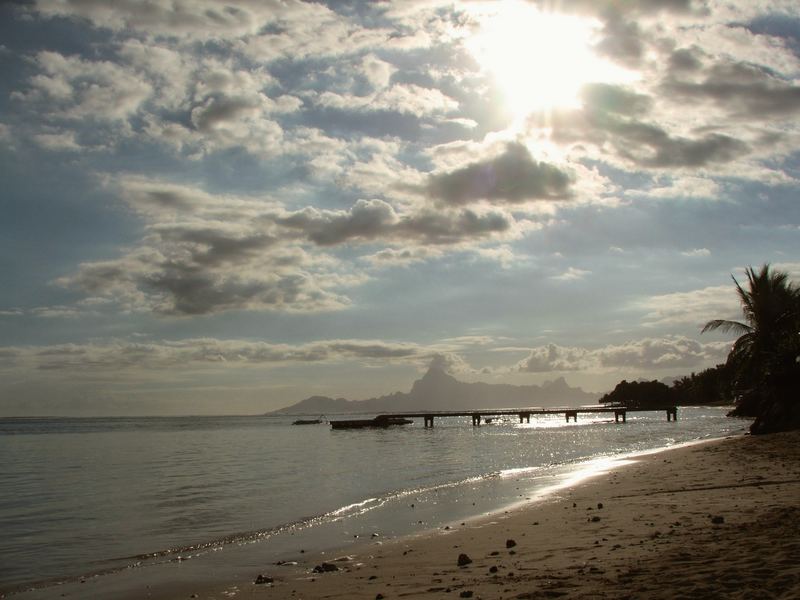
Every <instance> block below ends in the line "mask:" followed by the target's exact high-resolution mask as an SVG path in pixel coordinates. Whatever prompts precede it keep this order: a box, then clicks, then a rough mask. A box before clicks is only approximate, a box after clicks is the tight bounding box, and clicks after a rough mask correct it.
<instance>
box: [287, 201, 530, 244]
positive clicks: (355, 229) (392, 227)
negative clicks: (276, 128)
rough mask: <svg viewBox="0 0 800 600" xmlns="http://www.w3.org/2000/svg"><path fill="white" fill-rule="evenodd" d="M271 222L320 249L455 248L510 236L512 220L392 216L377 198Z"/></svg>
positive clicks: (473, 215)
mask: <svg viewBox="0 0 800 600" xmlns="http://www.w3.org/2000/svg"><path fill="white" fill-rule="evenodd" d="M276 222H277V223H278V224H280V225H282V226H284V227H288V228H292V229H296V230H298V231H300V232H302V233H303V234H304V235H305V236H307V237H308V239H309V240H311V241H313V242H314V243H315V244H317V245H320V246H330V245H335V244H342V243H346V242H356V243H358V242H360V243H363V242H369V241H372V240H377V239H381V240H383V241H385V242H386V241H394V240H407V241H416V242H419V243H423V244H458V243H461V242H467V241H471V240H476V239H482V238H491V237H492V236H495V235H497V234H512V233H513V232H512V230H513V229H514V227H515V221H514V218H513V217H512V216H511V215H509V214H506V213H502V212H498V211H476V210H468V209H464V210H441V211H434V210H430V209H423V210H420V211H418V212H410V213H407V214H398V213H397V212H396V211H395V209H394V207H392V206H391V205H390V204H389V203H387V202H385V201H383V200H358V201H357V202H356V203H355V204H354V205H353V207H352V208H350V209H349V210H320V209H316V208H313V207H308V208H305V209H302V210H300V211H296V212H293V213H288V214H287V215H286V216H285V217H281V218H278V219H277V220H276Z"/></svg>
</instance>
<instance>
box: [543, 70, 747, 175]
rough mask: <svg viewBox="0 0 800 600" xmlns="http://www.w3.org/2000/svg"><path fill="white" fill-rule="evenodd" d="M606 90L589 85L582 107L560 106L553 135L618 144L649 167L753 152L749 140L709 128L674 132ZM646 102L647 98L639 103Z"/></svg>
mask: <svg viewBox="0 0 800 600" xmlns="http://www.w3.org/2000/svg"><path fill="white" fill-rule="evenodd" d="M606 88H607V89H606V90H605V92H604V93H603V94H597V93H593V92H592V88H588V89H587V90H586V91H585V93H584V102H585V106H584V108H583V109H582V110H579V111H560V112H557V113H555V114H554V116H553V137H554V139H556V140H557V141H559V142H561V143H567V144H569V143H577V144H581V143H587V142H589V143H591V144H593V145H594V146H595V147H596V148H598V149H603V152H605V150H604V149H605V148H608V149H613V151H614V154H615V155H616V156H617V157H618V158H621V159H622V160H623V161H624V162H625V163H628V164H633V165H636V166H639V167H647V168H667V169H675V168H696V167H704V166H707V165H712V164H714V163H726V162H731V161H733V160H734V159H737V158H739V157H741V156H743V155H744V154H746V153H747V152H748V151H749V149H750V148H749V146H748V144H746V143H745V142H743V141H741V140H739V139H736V138H733V137H731V136H729V135H727V134H724V133H718V132H707V133H705V132H704V133H702V134H700V135H698V136H696V137H694V138H692V137H686V136H683V135H671V134H670V133H669V132H668V131H667V130H666V129H664V128H662V127H661V126H659V125H657V124H654V123H651V122H646V121H642V120H639V119H637V118H634V117H635V116H636V115H637V113H636V112H635V111H634V113H633V114H628V113H625V112H624V110H625V104H626V103H625V102H624V101H623V102H622V103H621V104H618V103H617V102H619V100H618V101H617V102H609V95H610V90H609V89H608V86H606ZM616 95H617V96H618V98H620V99H627V100H628V103H630V102H631V101H632V99H633V98H635V96H631V95H630V94H629V93H627V92H625V90H617V94H616ZM640 103H641V105H642V107H644V105H646V102H645V101H641V102H640Z"/></svg>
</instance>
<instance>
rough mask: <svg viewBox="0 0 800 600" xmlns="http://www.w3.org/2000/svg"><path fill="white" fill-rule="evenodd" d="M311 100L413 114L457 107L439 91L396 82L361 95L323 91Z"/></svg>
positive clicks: (340, 107) (324, 104)
mask: <svg viewBox="0 0 800 600" xmlns="http://www.w3.org/2000/svg"><path fill="white" fill-rule="evenodd" d="M315 101H316V104H317V105H318V106H320V107H323V108H334V109H337V110H341V111H344V112H397V113H400V114H409V115H414V116H416V117H423V116H425V115H434V114H447V113H449V112H451V111H454V110H455V109H457V108H458V102H456V101H455V100H453V99H452V98H450V97H448V96H446V95H445V94H443V93H442V92H441V91H440V90H438V89H435V88H425V87H421V86H418V85H414V84H405V85H403V84H397V85H393V86H391V87H389V88H383V89H379V90H378V91H377V92H375V93H372V94H367V95H363V96H358V95H354V94H340V93H337V92H331V91H325V92H322V93H321V94H319V95H318V96H317V97H316V98H315Z"/></svg>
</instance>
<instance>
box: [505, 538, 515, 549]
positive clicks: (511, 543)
mask: <svg viewBox="0 0 800 600" xmlns="http://www.w3.org/2000/svg"><path fill="white" fill-rule="evenodd" d="M516 545H517V542H515V541H514V540H506V548H513V547H514V546H516Z"/></svg>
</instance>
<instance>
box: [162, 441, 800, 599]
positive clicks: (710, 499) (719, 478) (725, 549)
mask: <svg viewBox="0 0 800 600" xmlns="http://www.w3.org/2000/svg"><path fill="white" fill-rule="evenodd" d="M626 460H628V459H626ZM799 499H800V432H793V433H789V434H775V435H772V436H760V437H754V436H736V437H728V438H723V439H717V440H709V441H707V442H705V443H703V442H700V443H696V444H691V445H683V446H681V447H679V448H673V449H666V450H663V451H660V452H649V453H647V454H646V455H644V456H640V457H638V458H636V459H632V460H630V462H628V463H627V464H625V466H620V465H616V466H614V468H612V469H611V470H610V471H608V472H606V473H603V474H600V476H599V477H594V478H590V479H587V480H583V481H581V482H579V483H576V484H575V483H573V484H570V485H568V487H564V488H563V489H560V490H557V491H556V492H554V493H552V494H549V495H547V496H546V497H545V498H544V499H542V500H539V501H536V502H530V503H526V505H525V506H521V507H520V508H517V509H513V510H508V511H506V512H504V513H502V514H497V515H492V516H489V517H478V518H476V519H475V520H474V521H469V522H466V525H465V526H463V527H461V528H458V529H455V528H453V529H450V530H444V531H443V530H440V531H436V532H432V533H428V534H422V535H417V536H411V537H407V538H402V539H398V540H393V541H390V542H386V543H383V544H377V543H372V544H368V545H364V546H361V547H359V548H356V549H354V552H353V553H352V554H351V555H348V556H345V557H340V556H338V555H336V556H333V555H331V556H328V557H325V556H324V555H322V556H314V557H309V559H308V560H306V561H304V562H303V563H301V564H299V565H297V567H289V568H288V569H289V570H288V571H283V570H281V569H282V568H283V567H276V566H274V565H266V566H264V568H263V569H262V570H261V571H259V572H257V573H254V574H253V577H256V576H257V575H259V574H261V575H264V576H266V577H271V578H273V580H274V582H273V583H271V584H261V585H259V584H254V583H253V582H254V579H252V580H249V581H237V582H236V583H231V582H229V583H228V585H225V586H220V587H216V586H214V587H212V588H205V589H200V590H195V591H190V590H189V588H182V589H175V590H173V591H170V592H166V590H165V592H166V593H165V594H164V595H153V596H152V597H154V598H159V599H163V600H167V599H173V598H180V597H190V596H191V594H193V593H194V594H197V597H198V598H225V597H231V594H233V596H234V597H244V598H250V597H252V598H265V599H278V598H291V597H296V598H304V599H313V598H332V599H337V598H341V599H345V598H377V597H378V595H379V594H380V595H382V596H383V597H384V598H387V599H388V598H397V597H400V596H401V595H402V597H412V598H440V597H473V598H552V597H570V598H572V597H574V598H584V597H586V598H588V597H592V598H598V597H600V598H602V597H608V598H622V597H642V596H643V595H645V596H647V597H663V598H680V597H684V598H697V597H703V596H705V597H734V596H737V597H745V596H747V595H748V592H747V590H749V596H750V597H771V596H772V595H774V597H787V598H788V597H793V596H795V595H798V594H800V566H798V565H797V564H796V557H797V556H798V555H800V554H798V552H799V551H800V500H799ZM510 540H511V541H510ZM512 541H513V545H512ZM508 546H510V547H508ZM462 553H463V554H467V555H468V556H469V557H470V559H471V560H472V563H470V564H468V565H467V566H464V567H459V566H458V565H457V561H458V556H459V555H460V554H462ZM337 558H339V559H342V558H344V559H345V560H337ZM317 561H320V562H322V561H328V562H330V563H331V564H334V565H336V566H337V568H338V569H339V570H338V571H336V572H324V573H318V574H315V573H311V572H310V569H311V568H313V566H314V564H316V563H317ZM312 563H314V564H312ZM448 590H449V591H448ZM468 592H472V596H461V594H462V593H468ZM184 593H187V595H182V594H184ZM742 594H744V596H743V595H742Z"/></svg>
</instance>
